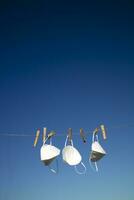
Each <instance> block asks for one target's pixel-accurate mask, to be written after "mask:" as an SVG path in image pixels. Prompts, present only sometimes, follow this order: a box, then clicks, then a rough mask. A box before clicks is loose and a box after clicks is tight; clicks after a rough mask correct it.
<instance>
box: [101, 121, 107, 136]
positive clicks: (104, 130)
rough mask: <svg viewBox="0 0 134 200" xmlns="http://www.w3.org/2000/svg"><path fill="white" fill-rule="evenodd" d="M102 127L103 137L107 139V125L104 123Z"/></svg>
mask: <svg viewBox="0 0 134 200" xmlns="http://www.w3.org/2000/svg"><path fill="white" fill-rule="evenodd" d="M100 128H101V131H102V136H103V139H104V140H106V139H107V133H106V128H105V126H104V125H103V124H102V125H100Z"/></svg>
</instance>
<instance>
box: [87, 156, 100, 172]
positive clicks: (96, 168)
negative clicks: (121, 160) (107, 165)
mask: <svg viewBox="0 0 134 200" xmlns="http://www.w3.org/2000/svg"><path fill="white" fill-rule="evenodd" d="M89 164H90V167H91V169H92V170H93V171H96V172H98V171H99V170H98V166H97V162H95V163H94V164H95V169H94V167H93V165H92V162H91V160H90V159H89Z"/></svg>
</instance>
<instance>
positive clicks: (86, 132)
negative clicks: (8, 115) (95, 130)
mask: <svg viewBox="0 0 134 200" xmlns="http://www.w3.org/2000/svg"><path fill="white" fill-rule="evenodd" d="M129 127H134V123H133V124H123V125H116V126H111V127H106V130H107V131H109V130H110V129H122V128H129ZM61 132H62V131H60V132H58V131H57V135H55V137H65V136H66V132H65V134H63V132H62V133H61ZM84 132H85V135H89V134H92V131H84ZM79 134H80V133H79V132H73V136H79ZM0 136H3V137H4V136H5V137H35V134H17V133H0Z"/></svg>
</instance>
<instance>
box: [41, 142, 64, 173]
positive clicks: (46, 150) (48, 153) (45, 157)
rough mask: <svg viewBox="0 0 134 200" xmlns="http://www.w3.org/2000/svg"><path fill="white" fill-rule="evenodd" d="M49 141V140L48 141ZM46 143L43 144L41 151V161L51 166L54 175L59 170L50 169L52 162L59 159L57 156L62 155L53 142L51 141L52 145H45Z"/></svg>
mask: <svg viewBox="0 0 134 200" xmlns="http://www.w3.org/2000/svg"><path fill="white" fill-rule="evenodd" d="M46 141H47V139H46ZM46 141H45V142H44V143H43V145H42V147H41V149H40V158H41V161H42V162H43V163H44V164H45V165H46V166H49V168H50V170H51V171H52V172H54V173H57V171H58V168H57V169H56V170H54V169H52V168H51V167H50V164H51V162H52V161H53V160H54V159H55V158H57V156H59V155H60V149H58V148H57V147H55V146H53V145H52V142H51V141H50V144H45V143H46Z"/></svg>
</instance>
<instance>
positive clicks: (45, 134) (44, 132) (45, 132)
mask: <svg viewBox="0 0 134 200" xmlns="http://www.w3.org/2000/svg"><path fill="white" fill-rule="evenodd" d="M46 136H47V128H46V127H45V128H43V135H42V140H43V142H45V140H46Z"/></svg>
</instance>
